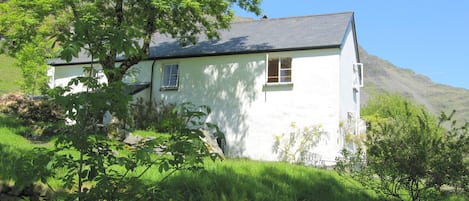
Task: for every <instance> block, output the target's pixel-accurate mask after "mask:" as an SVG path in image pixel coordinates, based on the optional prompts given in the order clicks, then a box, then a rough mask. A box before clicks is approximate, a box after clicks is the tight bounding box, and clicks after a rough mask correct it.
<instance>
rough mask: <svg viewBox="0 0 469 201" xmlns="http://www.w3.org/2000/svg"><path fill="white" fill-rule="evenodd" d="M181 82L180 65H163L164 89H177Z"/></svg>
mask: <svg viewBox="0 0 469 201" xmlns="http://www.w3.org/2000/svg"><path fill="white" fill-rule="evenodd" d="M178 84H179V65H178V64H165V65H164V66H163V79H162V84H161V88H162V89H177V87H178Z"/></svg>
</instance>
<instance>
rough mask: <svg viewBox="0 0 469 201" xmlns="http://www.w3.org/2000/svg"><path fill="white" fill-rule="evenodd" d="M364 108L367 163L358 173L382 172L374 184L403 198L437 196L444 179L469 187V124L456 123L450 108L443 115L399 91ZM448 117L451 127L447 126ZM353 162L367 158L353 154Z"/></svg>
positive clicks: (369, 175) (368, 176) (370, 177)
mask: <svg viewBox="0 0 469 201" xmlns="http://www.w3.org/2000/svg"><path fill="white" fill-rule="evenodd" d="M362 114H363V116H364V118H365V119H366V120H367V121H368V122H369V127H368V136H367V142H366V145H367V152H366V153H367V158H366V162H367V167H366V168H365V169H363V170H361V171H362V172H358V174H357V175H360V173H361V175H360V176H362V178H361V180H371V181H373V180H375V179H374V175H376V176H377V177H378V178H379V182H377V183H374V182H373V183H372V184H373V186H372V187H373V188H374V189H376V190H378V191H380V192H383V193H384V194H387V195H389V196H391V197H394V198H395V199H398V200H406V199H410V200H422V199H434V198H436V197H438V196H440V195H442V194H444V192H443V190H442V186H444V185H447V186H450V187H452V188H454V191H456V192H461V190H462V192H464V191H466V192H467V188H468V186H467V184H468V177H467V175H468V173H469V163H468V162H469V161H467V159H468V155H467V153H469V141H468V140H469V137H468V125H469V124H467V123H466V125H464V126H462V127H459V126H456V125H457V124H456V122H455V121H451V117H452V114H451V115H449V116H447V115H446V114H444V113H442V115H441V117H440V119H439V121H438V120H437V118H435V117H433V116H432V115H430V114H429V113H428V112H427V111H426V110H425V108H423V107H422V106H418V105H415V104H414V103H412V102H410V101H408V100H406V99H404V98H402V97H400V96H397V95H381V96H377V97H375V98H374V99H372V100H370V101H369V103H368V104H367V106H365V107H364V108H363V110H362ZM453 114H454V112H453ZM447 122H450V123H449V125H447V126H448V127H449V129H448V128H445V127H443V126H442V125H443V124H445V123H446V124H448V123H447ZM359 155H360V154H359ZM358 157H359V156H358ZM348 162H349V163H351V164H353V163H358V164H359V163H360V162H364V160H359V158H357V156H354V155H350V157H349V160H348ZM339 164H341V163H339ZM355 167H356V166H355ZM351 170H352V171H353V169H351ZM352 171H349V172H352ZM363 177H365V178H363Z"/></svg>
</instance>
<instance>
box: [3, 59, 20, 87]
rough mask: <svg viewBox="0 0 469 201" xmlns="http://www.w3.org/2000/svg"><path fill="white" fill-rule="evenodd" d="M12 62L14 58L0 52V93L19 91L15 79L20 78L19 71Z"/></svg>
mask: <svg viewBox="0 0 469 201" xmlns="http://www.w3.org/2000/svg"><path fill="white" fill-rule="evenodd" d="M14 62H15V59H13V58H11V57H8V56H6V55H4V54H0V95H2V94H5V93H9V92H16V91H20V86H19V85H18V83H17V81H18V80H21V79H22V76H21V71H20V69H18V68H16V67H15V66H14V65H13V64H14Z"/></svg>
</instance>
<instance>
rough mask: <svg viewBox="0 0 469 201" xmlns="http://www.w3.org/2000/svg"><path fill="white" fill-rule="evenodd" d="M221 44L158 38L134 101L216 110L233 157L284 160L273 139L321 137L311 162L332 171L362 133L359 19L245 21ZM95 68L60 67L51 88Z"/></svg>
mask: <svg viewBox="0 0 469 201" xmlns="http://www.w3.org/2000/svg"><path fill="white" fill-rule="evenodd" d="M220 36H221V37H220V39H219V40H216V41H208V40H205V39H204V38H201V39H200V40H199V42H198V43H197V44H196V45H191V46H187V47H181V46H179V44H178V43H177V41H175V40H174V39H171V38H169V37H167V36H165V35H161V34H155V35H154V39H153V43H152V47H151V54H150V55H149V59H148V60H145V61H142V62H140V63H139V64H137V65H136V66H135V67H133V69H138V70H137V71H135V72H136V73H134V74H133V75H132V76H128V77H127V78H126V81H127V82H130V83H138V84H141V85H140V86H143V88H142V89H143V90H141V91H140V92H139V93H138V94H136V96H138V97H144V98H146V99H148V100H155V101H160V100H163V101H165V102H171V103H181V102H188V101H189V102H192V103H194V104H198V105H208V106H210V107H211V109H212V113H211V114H210V116H209V120H210V121H212V122H215V123H217V124H218V125H219V126H220V128H221V129H222V131H224V132H225V135H226V145H227V146H226V149H225V153H226V154H227V155H228V156H233V157H249V158H251V159H257V160H278V155H277V154H276V153H275V152H274V149H273V146H274V143H275V136H277V135H280V134H282V133H290V132H292V127H291V126H290V125H291V124H292V123H293V122H294V123H295V124H296V125H297V126H298V127H299V128H301V127H305V126H321V127H322V128H323V130H324V131H325V135H323V136H322V138H321V141H320V143H319V144H317V145H316V147H315V148H313V149H312V150H311V151H310V154H311V156H313V157H311V158H312V160H315V161H313V162H314V163H316V164H317V163H318V162H319V164H324V165H332V164H334V160H335V158H336V157H337V156H339V152H340V150H341V149H343V148H344V147H346V146H347V145H346V143H345V135H346V133H347V132H348V131H346V130H347V129H344V128H345V127H349V128H350V127H352V128H354V129H351V130H352V132H351V133H352V134H356V133H357V132H358V131H359V129H358V128H359V127H360V126H362V123H361V122H362V121H361V120H360V87H362V86H363V74H362V72H363V69H362V65H361V64H360V63H359V62H360V61H359V55H358V45H357V39H356V32H355V23H354V14H353V13H352V12H345V13H334V14H324V15H312V16H304V17H289V18H279V19H262V20H253V21H247V22H237V23H233V24H232V25H231V28H230V29H229V30H223V31H221V32H220ZM87 62H89V59H87V58H75V59H73V60H72V61H71V62H70V63H65V62H63V61H60V60H55V61H52V62H51V63H50V65H51V66H52V68H51V71H50V77H51V85H52V86H60V85H64V84H65V83H67V82H68V80H70V79H71V78H72V77H74V76H79V75H83V69H82V66H83V64H84V63H87ZM146 86H148V87H146ZM145 87H146V88H145ZM77 90H80V89H77Z"/></svg>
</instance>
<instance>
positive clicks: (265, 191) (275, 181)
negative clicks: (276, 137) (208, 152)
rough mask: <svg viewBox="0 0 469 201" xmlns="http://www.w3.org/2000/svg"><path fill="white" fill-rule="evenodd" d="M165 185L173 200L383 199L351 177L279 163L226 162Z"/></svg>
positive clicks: (210, 165)
mask: <svg viewBox="0 0 469 201" xmlns="http://www.w3.org/2000/svg"><path fill="white" fill-rule="evenodd" d="M206 166H207V168H206V171H203V172H200V173H183V174H179V175H177V176H175V177H172V178H171V179H170V180H169V181H168V182H166V183H165V184H164V186H165V187H166V188H169V189H170V190H169V192H171V195H170V196H169V199H173V200H318V201H319V200H321V201H327V200H379V198H378V196H377V195H376V194H375V193H374V192H372V191H368V190H366V189H364V188H363V187H362V186H361V185H360V184H359V183H358V182H356V181H354V180H353V179H351V178H350V177H346V176H345V177H344V176H340V175H338V174H337V173H336V172H334V171H330V170H322V169H316V168H311V167H305V166H300V165H291V164H287V163H279V162H259V161H250V160H242V159H238V160H226V161H218V162H209V163H207V165H206Z"/></svg>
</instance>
